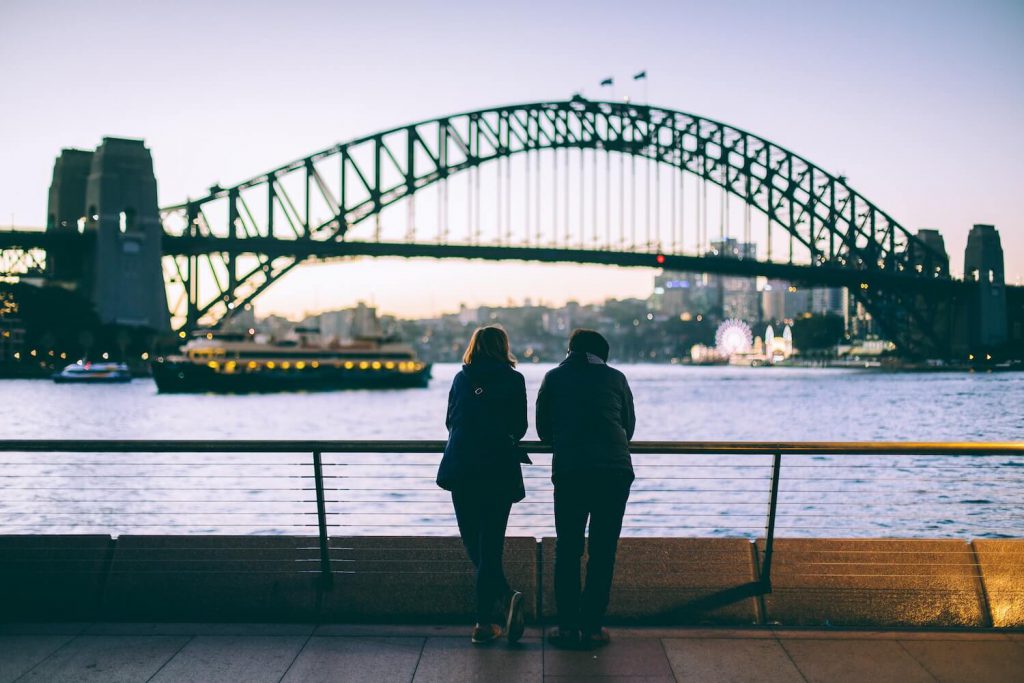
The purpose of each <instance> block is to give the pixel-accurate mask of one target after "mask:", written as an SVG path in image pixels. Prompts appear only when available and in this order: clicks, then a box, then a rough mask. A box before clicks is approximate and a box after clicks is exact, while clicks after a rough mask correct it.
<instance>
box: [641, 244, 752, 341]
mask: <svg viewBox="0 0 1024 683" xmlns="http://www.w3.org/2000/svg"><path fill="white" fill-rule="evenodd" d="M707 255H708V256H725V257H727V258H739V259H744V258H756V257H757V245H756V244H754V243H752V242H740V241H738V240H736V239H735V238H732V237H730V238H726V239H724V240H716V241H714V242H712V243H711V249H710V251H708V253H707ZM650 307H651V310H652V311H654V312H656V313H660V314H662V315H664V316H666V317H672V318H675V317H678V318H679V319H681V320H696V319H697V317H698V316H701V317H710V318H717V319H722V318H736V319H739V320H747V321H755V320H760V319H761V293H760V292H759V291H758V290H757V279H756V278H752V277H736V276H732V275H717V274H713V273H690V272H682V271H663V272H662V273H661V274H659V275H658V276H656V277H655V279H654V294H653V296H652V297H651V304H650Z"/></svg>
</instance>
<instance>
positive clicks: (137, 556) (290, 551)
mask: <svg viewBox="0 0 1024 683" xmlns="http://www.w3.org/2000/svg"><path fill="white" fill-rule="evenodd" d="M319 557H320V548H319V545H318V541H317V539H316V537H306V536H121V537H120V538H118V539H117V546H116V549H115V551H114V559H113V562H112V563H111V566H110V578H109V580H108V582H107V589H106V591H105V593H104V596H103V605H102V617H103V618H104V619H109V620H115V621H116V620H123V621H314V620H315V619H316V616H317V609H316V607H317V577H318V576H319V570H320V564H319Z"/></svg>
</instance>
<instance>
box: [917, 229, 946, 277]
mask: <svg viewBox="0 0 1024 683" xmlns="http://www.w3.org/2000/svg"><path fill="white" fill-rule="evenodd" d="M917 238H918V239H919V240H921V242H922V244H923V246H921V245H918V244H917V243H911V245H910V262H911V264H913V266H914V267H915V268H917V269H918V270H922V271H923V270H925V269H928V270H929V271H933V272H934V274H935V275H936V276H937V277H941V278H948V277H949V255H948V254H946V241H945V240H943V239H942V233H940V232H939V231H938V230H935V229H934V228H921V229H920V230H918V231H917Z"/></svg>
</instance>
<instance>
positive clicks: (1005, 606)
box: [971, 539, 1024, 628]
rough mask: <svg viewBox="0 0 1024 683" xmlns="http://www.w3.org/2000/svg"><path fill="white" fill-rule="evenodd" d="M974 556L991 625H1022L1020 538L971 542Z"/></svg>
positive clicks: (1023, 578) (1023, 600)
mask: <svg viewBox="0 0 1024 683" xmlns="http://www.w3.org/2000/svg"><path fill="white" fill-rule="evenodd" d="M971 547H972V548H974V553H975V556H976V557H977V561H978V567H979V569H980V573H981V579H982V585H983V586H984V589H985V598H986V601H987V602H988V609H989V614H990V615H991V617H992V626H995V627H997V628H1021V627H1024V539H1007V540H1003V539H998V540H997V539H991V540H989V539H986V540H976V541H973V542H972V543H971Z"/></svg>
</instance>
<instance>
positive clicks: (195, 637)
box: [0, 623, 1024, 683]
mask: <svg viewBox="0 0 1024 683" xmlns="http://www.w3.org/2000/svg"><path fill="white" fill-rule="evenodd" d="M612 637H613V641H612V643H611V644H610V645H608V646H607V647H605V648H603V649H600V650H594V651H564V650H556V649H554V648H552V647H551V646H549V645H547V644H545V643H544V642H543V639H542V638H541V636H540V631H539V630H538V629H527V632H526V636H525V637H524V638H523V641H522V642H521V643H520V644H518V645H515V646H510V645H508V644H507V643H505V642H504V641H502V642H500V643H497V644H494V645H490V646H484V647H477V646H473V645H471V644H470V642H469V636H468V629H467V628H465V627H452V626H348V625H339V624H323V625H314V624H173V623H166V624H151V623H93V624H70V623H69V624H60V623H46V624H0V681H115V680H116V681H155V682H156V681H204V682H213V681H246V682H247V683H258V682H260V681H272V682H277V681H359V682H360V683H363V682H367V681H414V682H415V681H445V682H448V681H487V682H488V683H492V682H499V681H601V682H612V681H700V682H703V683H716V682H718V681H730V682H731V681H757V682H758V683H774V682H780V683H782V682H789V681H793V682H796V683H814V682H817V681H823V682H824V681H827V682H829V683H842V682H843V681H852V682H857V683H860V682H862V681H870V682H871V683H885V682H886V681H894V682H898V683H914V682H916V681H922V682H927V681H939V682H943V683H945V682H951V683H952V682H959V681H965V682H967V681H970V682H971V683H997V682H1002V681H1006V682H1008V683H1012V682H1016V683H1019V682H1020V681H1021V680H1024V673H1022V672H1024V632H1020V631H1015V632H1006V631H992V630H972V631H941V630H931V631H926V630H903V631H852V630H828V631H821V630H813V631H812V630H806V631H803V630H781V629H777V628H775V629H773V628H750V629H731V628H730V629H724V628H680V629H663V628H658V629H653V628H652V629H643V628H631V629H612Z"/></svg>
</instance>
